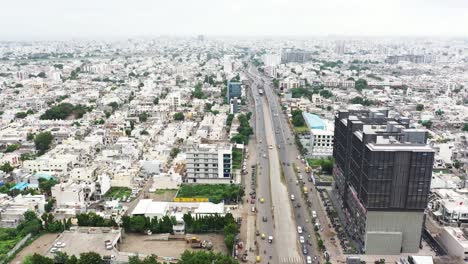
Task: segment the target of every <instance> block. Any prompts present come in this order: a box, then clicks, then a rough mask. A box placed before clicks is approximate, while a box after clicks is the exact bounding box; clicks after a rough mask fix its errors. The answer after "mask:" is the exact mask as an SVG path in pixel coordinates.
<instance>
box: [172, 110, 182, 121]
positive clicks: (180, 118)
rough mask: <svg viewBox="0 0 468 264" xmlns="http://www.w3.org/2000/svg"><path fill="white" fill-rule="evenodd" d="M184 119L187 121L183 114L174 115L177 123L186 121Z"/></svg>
mask: <svg viewBox="0 0 468 264" xmlns="http://www.w3.org/2000/svg"><path fill="white" fill-rule="evenodd" d="M184 119H185V117H184V114H183V113H180V112H178V113H175V114H174V120H176V121H182V120H184Z"/></svg>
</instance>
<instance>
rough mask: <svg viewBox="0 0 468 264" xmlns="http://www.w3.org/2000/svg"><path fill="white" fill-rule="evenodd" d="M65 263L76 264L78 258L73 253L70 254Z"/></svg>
mask: <svg viewBox="0 0 468 264" xmlns="http://www.w3.org/2000/svg"><path fill="white" fill-rule="evenodd" d="M65 264H78V258H77V257H76V256H75V255H71V256H70V257H69V258H68V260H67V262H66V263H65Z"/></svg>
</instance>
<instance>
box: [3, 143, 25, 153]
mask: <svg viewBox="0 0 468 264" xmlns="http://www.w3.org/2000/svg"><path fill="white" fill-rule="evenodd" d="M20 147H21V145H20V144H10V145H8V146H7V148H6V150H5V153H9V152H13V151H15V150H17V149H19V148H20Z"/></svg>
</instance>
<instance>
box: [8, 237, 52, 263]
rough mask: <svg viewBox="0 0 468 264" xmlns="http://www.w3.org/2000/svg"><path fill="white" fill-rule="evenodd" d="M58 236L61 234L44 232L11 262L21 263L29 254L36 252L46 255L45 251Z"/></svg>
mask: <svg viewBox="0 0 468 264" xmlns="http://www.w3.org/2000/svg"><path fill="white" fill-rule="evenodd" d="M58 236H59V234H44V235H42V236H40V237H39V238H38V239H36V240H34V241H33V242H32V243H31V244H30V245H29V246H27V247H25V248H23V250H21V251H20V252H19V253H18V254H17V255H16V257H15V258H14V259H13V260H12V261H11V262H10V263H11V264H20V263H21V261H23V259H24V258H25V257H26V256H27V255H32V254H34V253H38V254H41V255H44V253H45V252H46V251H47V249H48V248H49V247H50V245H51V244H52V243H53V242H54V240H55V239H56V238H57V237H58Z"/></svg>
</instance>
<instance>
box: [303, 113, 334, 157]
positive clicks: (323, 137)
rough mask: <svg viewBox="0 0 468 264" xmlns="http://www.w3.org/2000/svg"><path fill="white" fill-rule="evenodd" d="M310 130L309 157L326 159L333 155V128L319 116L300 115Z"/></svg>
mask: <svg viewBox="0 0 468 264" xmlns="http://www.w3.org/2000/svg"><path fill="white" fill-rule="evenodd" d="M302 115H303V117H304V120H305V121H306V124H307V126H308V127H309V129H310V145H309V155H310V156H311V157H312V158H327V157H331V156H332V155H333V139H334V127H333V125H331V124H330V123H328V122H326V121H324V120H322V119H321V118H320V117H319V116H317V115H314V114H309V113H305V112H304V113H302Z"/></svg>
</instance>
